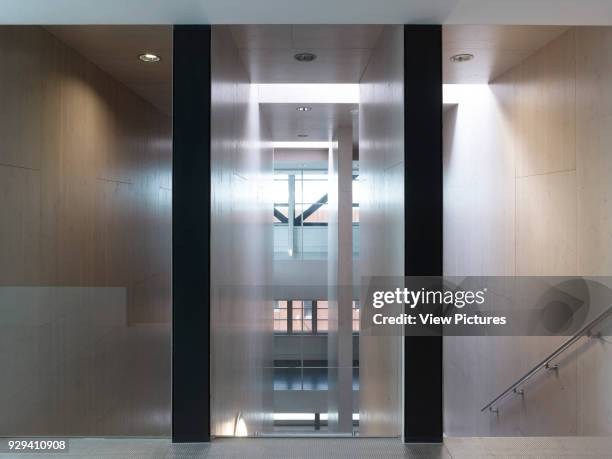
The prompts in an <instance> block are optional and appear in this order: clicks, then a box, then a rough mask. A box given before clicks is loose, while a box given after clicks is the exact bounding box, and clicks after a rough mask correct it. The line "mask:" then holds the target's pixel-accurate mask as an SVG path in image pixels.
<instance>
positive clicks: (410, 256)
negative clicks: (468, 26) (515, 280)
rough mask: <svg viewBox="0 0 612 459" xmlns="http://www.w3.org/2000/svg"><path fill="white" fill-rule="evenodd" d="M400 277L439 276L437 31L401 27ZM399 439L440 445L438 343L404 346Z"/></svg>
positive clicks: (421, 340)
mask: <svg viewBox="0 0 612 459" xmlns="http://www.w3.org/2000/svg"><path fill="white" fill-rule="evenodd" d="M404 136H405V138H404V141H405V146H404V148H405V158H404V159H405V175H404V192H405V194H404V199H405V201H404V203H405V222H406V223H405V230H404V231H405V262H404V263H405V275H406V276H441V275H442V27H441V26H439V25H416V26H415V25H406V26H404ZM404 346H405V353H404V382H405V390H404V438H405V440H406V442H441V441H442V432H443V430H442V429H443V424H442V338H441V337H406V338H405V341H404Z"/></svg>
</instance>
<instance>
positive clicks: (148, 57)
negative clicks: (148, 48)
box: [138, 53, 161, 62]
mask: <svg viewBox="0 0 612 459" xmlns="http://www.w3.org/2000/svg"><path fill="white" fill-rule="evenodd" d="M138 59H140V60H141V61H142V62H159V61H161V57H159V56H158V55H157V54H153V53H144V54H141V55H140V56H138Z"/></svg>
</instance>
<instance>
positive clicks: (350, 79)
mask: <svg viewBox="0 0 612 459" xmlns="http://www.w3.org/2000/svg"><path fill="white" fill-rule="evenodd" d="M231 30H232V35H233V36H234V40H235V42H236V45H237V46H238V48H239V49H240V56H241V58H242V60H243V62H244V65H245V67H246V68H247V70H248V71H249V74H250V77H251V81H252V82H253V83H358V82H359V80H360V78H361V75H362V74H363V71H364V70H365V67H366V65H367V63H368V61H369V59H370V54H371V50H372V48H374V46H375V45H376V41H377V40H378V37H379V35H380V32H381V30H382V26H372V25H247V26H242V25H241V26H232V27H231ZM305 51H306V52H311V53H314V54H316V55H317V58H316V59H315V60H314V61H313V62H298V61H296V60H295V59H294V57H293V56H294V55H295V54H296V53H299V52H305Z"/></svg>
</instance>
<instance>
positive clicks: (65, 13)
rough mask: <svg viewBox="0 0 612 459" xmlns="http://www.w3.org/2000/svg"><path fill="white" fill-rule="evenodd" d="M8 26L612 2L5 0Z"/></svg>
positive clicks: (431, 13) (514, 17)
mask: <svg viewBox="0 0 612 459" xmlns="http://www.w3.org/2000/svg"><path fill="white" fill-rule="evenodd" d="M0 11H2V14H1V15H0V23H3V24H198V23H201V24H206V23H209V24H417V23H421V24H427V23H429V24H532V25H544V24H551V25H587V24H591V25H612V1H610V0H537V1H536V0H384V1H373V0H334V1H329V0H308V1H304V0H257V1H254V0H250V1H248V0H104V1H101V0H53V1H49V0H0Z"/></svg>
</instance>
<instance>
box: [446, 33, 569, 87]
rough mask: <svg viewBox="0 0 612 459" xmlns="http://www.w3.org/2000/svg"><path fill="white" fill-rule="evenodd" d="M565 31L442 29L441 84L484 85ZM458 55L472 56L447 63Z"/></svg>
mask: <svg viewBox="0 0 612 459" xmlns="http://www.w3.org/2000/svg"><path fill="white" fill-rule="evenodd" d="M567 29H568V27H561V26H474V25H449V26H444V27H443V34H442V36H443V53H442V55H443V68H444V75H443V81H444V83H454V84H458V83H488V82H489V81H491V80H492V79H494V78H495V77H497V76H499V75H501V74H502V73H504V72H505V71H506V70H509V69H510V68H512V67H514V66H515V65H517V64H518V63H520V62H521V61H522V60H524V59H525V58H527V57H528V56H529V55H531V54H532V53H534V52H535V51H537V50H538V49H540V48H541V47H542V46H544V45H546V44H547V43H549V42H550V41H552V40H553V39H555V38H556V37H558V36H559V35H561V34H562V33H563V32H565V31H566V30H567ZM460 53H469V54H473V55H474V59H473V60H471V61H468V62H458V63H454V62H452V61H451V60H450V58H451V56H453V55H455V54H460Z"/></svg>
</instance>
